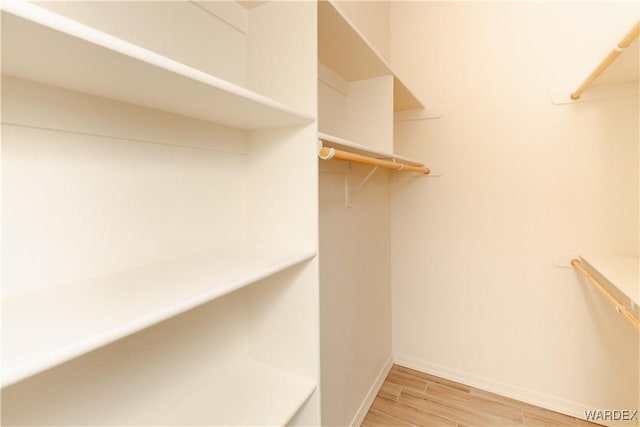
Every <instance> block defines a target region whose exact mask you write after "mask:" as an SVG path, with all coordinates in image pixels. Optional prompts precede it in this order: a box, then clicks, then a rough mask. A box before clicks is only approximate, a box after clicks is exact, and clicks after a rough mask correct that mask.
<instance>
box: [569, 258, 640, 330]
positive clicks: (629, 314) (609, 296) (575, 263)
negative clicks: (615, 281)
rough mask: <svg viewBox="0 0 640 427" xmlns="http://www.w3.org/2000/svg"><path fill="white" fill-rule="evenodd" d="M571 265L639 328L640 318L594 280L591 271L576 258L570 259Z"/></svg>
mask: <svg viewBox="0 0 640 427" xmlns="http://www.w3.org/2000/svg"><path fill="white" fill-rule="evenodd" d="M571 265H572V266H573V268H575V269H576V270H577V271H579V272H580V273H582V275H583V276H584V277H585V278H586V279H587V280H588V281H589V282H591V284H592V285H594V286H595V287H596V289H598V290H599V291H600V292H601V293H602V294H603V295H604V296H605V297H606V298H607V299H608V300H609V302H610V303H611V304H613V305H614V306H615V308H616V311H617V312H618V313H620V314H621V315H622V316H623V317H624V318H625V319H627V320H628V321H629V322H630V323H631V324H632V325H633V326H635V327H636V329H638V330H640V319H638V318H637V317H636V316H635V315H634V314H633V313H632V312H631V311H630V310H629V309H628V308H627V307H625V306H624V305H622V303H621V302H620V301H618V298H616V297H615V296H614V295H613V294H612V293H611V292H609V291H608V290H606V289H605V287H604V286H602V284H600V282H598V281H597V280H596V278H595V277H593V275H592V274H591V273H589V272H588V271H587V270H586V269H585V268H584V266H583V265H582V263H581V262H580V261H579V260H577V259H572V260H571Z"/></svg>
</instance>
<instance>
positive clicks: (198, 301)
mask: <svg viewBox="0 0 640 427" xmlns="http://www.w3.org/2000/svg"><path fill="white" fill-rule="evenodd" d="M315 254H316V251H315V249H309V248H294V249H288V250H287V249H280V250H278V249H276V248H273V247H272V246H269V245H265V244H255V243H245V244H239V245H233V246H228V247H224V248H220V249H216V250H212V251H209V252H206V253H201V254H198V255H194V256H189V257H183V258H179V259H175V260H171V261H167V262H163V263H158V264H153V265H149V266H145V267H141V268H137V269H134V270H129V271H125V272H121V273H114V274H110V275H106V276H102V277H97V278H94V279H89V280H85V281H81V282H76V283H72V284H68V285H62V286H58V287H54V288H48V289H44V290H41V291H37V292H33V293H27V294H21V295H15V296H10V297H6V298H3V301H2V311H3V336H2V347H3V369H2V386H3V387H4V386H7V385H10V384H12V383H15V382H17V381H20V380H22V379H25V378H27V377H29V376H32V375H35V374H37V373H39V372H42V371H44V370H46V369H48V368H51V367H54V366H56V365H58V364H61V363H63V362H65V361H68V360H70V359H72V358H74V357H77V356H80V355H82V354H85V353H87V352H89V351H91V350H94V349H96V348H99V347H101V346H104V345H106V344H109V343H111V342H114V341H116V340H118V339H120V338H123V337H125V336H128V335H130V334H133V333H135V332H138V331H140V330H142V329H144V328H146V327H148V326H151V325H153V324H156V323H158V322H161V321H163V320H165V319H168V318H170V317H173V316H176V315H178V314H180V313H183V312H185V311H187V310H190V309H192V308H194V307H197V306H199V305H202V304H204V303H207V302H209V301H212V300H214V299H216V298H219V297H222V296H224V295H226V294H228V293H230V292H233V291H235V290H237V289H240V288H242V287H245V286H248V285H250V284H252V283H254V282H256V281H258V280H261V279H263V278H266V277H268V276H270V275H273V274H276V273H278V272H280V271H283V270H285V269H287V268H289V267H291V266H294V265H296V264H298V263H301V262H304V261H306V260H309V259H311V258H313V257H314V256H315Z"/></svg>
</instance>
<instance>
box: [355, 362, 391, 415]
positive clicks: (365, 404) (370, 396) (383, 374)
mask: <svg viewBox="0 0 640 427" xmlns="http://www.w3.org/2000/svg"><path fill="white" fill-rule="evenodd" d="M392 366H393V355H391V356H389V358H388V359H387V361H386V362H385V363H384V365H383V366H382V369H381V370H380V373H379V374H378V377H377V378H376V381H375V382H374V383H373V385H372V386H371V388H370V389H369V392H368V393H367V396H366V397H365V399H364V400H363V401H362V404H361V405H360V408H358V412H356V416H355V417H353V420H352V421H351V424H349V425H350V426H352V427H360V424H362V421H364V417H366V416H367V412H369V408H370V407H371V404H372V403H373V400H374V399H375V398H376V396H377V395H378V392H379V391H380V387H382V384H383V383H384V380H385V378H387V375H389V371H390V370H391V367H392Z"/></svg>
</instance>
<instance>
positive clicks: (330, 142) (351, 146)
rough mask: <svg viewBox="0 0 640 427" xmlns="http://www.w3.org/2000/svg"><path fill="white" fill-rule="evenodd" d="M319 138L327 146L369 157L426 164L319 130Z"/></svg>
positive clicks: (412, 164) (411, 163)
mask: <svg viewBox="0 0 640 427" xmlns="http://www.w3.org/2000/svg"><path fill="white" fill-rule="evenodd" d="M318 139H319V140H321V141H323V142H324V143H325V144H323V145H324V146H326V147H331V148H337V149H345V150H346V151H349V152H351V153H355V154H362V155H365V156H369V157H375V158H377V159H385V160H396V161H398V162H401V163H405V164H407V165H411V166H419V167H422V166H424V165H425V164H424V162H419V161H417V160H412V159H410V158H408V157H404V156H399V155H397V154H394V153H386V152H382V151H378V150H374V149H371V148H369V147H367V146H364V145H362V144H358V143H356V142H352V141H349V140H346V139H342V138H338V137H337V136H333V135H328V134H326V133H322V132H318Z"/></svg>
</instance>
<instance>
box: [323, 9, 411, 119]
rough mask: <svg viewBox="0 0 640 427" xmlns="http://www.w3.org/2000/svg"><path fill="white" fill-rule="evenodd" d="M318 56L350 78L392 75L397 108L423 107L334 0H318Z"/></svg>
mask: <svg viewBox="0 0 640 427" xmlns="http://www.w3.org/2000/svg"><path fill="white" fill-rule="evenodd" d="M318 59H319V61H320V62H322V63H323V64H325V65H326V66H328V67H329V68H331V69H332V70H333V71H335V72H336V73H338V74H340V75H341V76H342V77H343V78H344V79H345V80H347V81H357V80H365V79H371V78H374V77H381V76H389V75H392V76H393V109H394V111H398V110H411V109H418V108H422V107H423V105H422V103H421V102H420V101H419V100H418V98H416V96H415V95H414V94H413V93H411V91H410V90H409V89H408V88H407V87H406V86H405V84H404V83H403V82H402V81H401V80H400V79H399V78H398V76H397V75H396V74H395V73H394V72H393V70H392V69H391V66H390V65H389V64H388V63H387V61H385V60H384V58H383V57H382V56H381V55H380V54H379V53H378V52H377V51H376V50H375V49H374V48H373V46H372V45H371V43H369V41H368V40H367V39H366V38H365V37H364V36H363V35H362V33H360V31H358V29H357V28H356V27H355V26H354V25H353V24H352V23H351V21H349V19H348V18H347V17H346V16H345V15H344V14H343V13H342V12H341V11H340V9H339V6H337V5H336V4H335V2H334V1H333V0H322V1H319V2H318Z"/></svg>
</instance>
